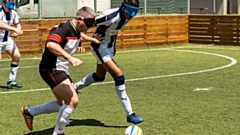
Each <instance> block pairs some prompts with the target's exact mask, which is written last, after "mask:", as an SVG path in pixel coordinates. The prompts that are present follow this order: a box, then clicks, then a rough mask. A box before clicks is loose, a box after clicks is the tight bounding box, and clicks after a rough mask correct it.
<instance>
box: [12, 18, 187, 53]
mask: <svg viewBox="0 0 240 135" xmlns="http://www.w3.org/2000/svg"><path fill="white" fill-rule="evenodd" d="M66 20H67V19H64V20H63V19H60V20H24V21H21V25H22V27H23V31H24V34H23V35H22V36H19V37H18V38H15V39H14V41H15V42H16V44H17V45H18V47H19V50H20V52H21V54H22V55H28V54H40V53H42V51H43V48H44V43H45V41H46V38H47V36H48V33H49V30H50V29H51V28H52V27H53V26H54V25H56V24H58V23H60V22H62V21H66ZM94 30H95V28H91V29H89V30H88V31H87V35H89V36H92V34H93V32H94ZM187 42H188V16H187V15H170V16H138V17H135V18H133V19H132V20H131V21H130V22H129V23H128V24H127V25H126V26H125V27H124V28H123V29H122V30H121V31H120V32H119V34H118V38H117V43H116V46H117V48H128V47H140V46H151V45H154V46H155V45H164V44H174V43H187ZM82 45H83V46H84V47H86V49H87V50H88V49H89V42H84V43H83V44H82Z"/></svg>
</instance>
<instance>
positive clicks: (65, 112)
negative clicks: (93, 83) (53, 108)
mask: <svg viewBox="0 0 240 135" xmlns="http://www.w3.org/2000/svg"><path fill="white" fill-rule="evenodd" d="M73 110H74V108H72V107H70V106H68V105H66V104H64V105H62V107H61V108H60V109H59V113H58V118H57V122H56V125H55V128H54V131H53V135H57V134H62V133H63V132H64V128H65V127H66V125H67V123H68V120H69V118H70V116H71V114H72V113H73Z"/></svg>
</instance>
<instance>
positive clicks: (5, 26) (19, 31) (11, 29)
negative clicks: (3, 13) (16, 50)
mask: <svg viewBox="0 0 240 135" xmlns="http://www.w3.org/2000/svg"><path fill="white" fill-rule="evenodd" d="M0 29H2V30H6V31H14V32H16V33H17V34H18V35H21V34H22V30H19V29H17V28H15V27H12V26H9V25H7V24H5V23H4V22H2V21H1V20H0Z"/></svg>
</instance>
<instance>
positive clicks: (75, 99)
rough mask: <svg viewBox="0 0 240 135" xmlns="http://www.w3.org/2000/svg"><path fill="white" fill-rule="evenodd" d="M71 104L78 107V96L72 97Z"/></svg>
mask: <svg viewBox="0 0 240 135" xmlns="http://www.w3.org/2000/svg"><path fill="white" fill-rule="evenodd" d="M69 105H70V106H71V107H73V108H76V107H77V105H78V98H72V99H71V101H70V103H69Z"/></svg>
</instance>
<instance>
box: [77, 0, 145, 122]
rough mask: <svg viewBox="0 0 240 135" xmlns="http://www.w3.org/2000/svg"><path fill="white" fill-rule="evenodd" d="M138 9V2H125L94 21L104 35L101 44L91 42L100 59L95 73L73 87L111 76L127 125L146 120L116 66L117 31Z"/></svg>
mask: <svg viewBox="0 0 240 135" xmlns="http://www.w3.org/2000/svg"><path fill="white" fill-rule="evenodd" d="M138 9H139V1H138V0H123V2H122V5H121V6H120V7H119V8H115V9H110V10H107V11H105V12H103V14H101V15H99V16H98V17H96V18H95V23H96V26H97V28H96V31H95V34H101V35H102V36H103V37H104V40H103V41H102V42H103V43H101V44H96V43H93V42H92V43H91V51H92V52H93V55H94V56H95V57H96V59H97V68H96V72H94V73H90V74H88V75H87V76H85V77H84V78H83V79H82V80H81V81H79V82H77V83H75V84H74V87H75V89H76V90H80V89H82V88H84V87H86V86H89V85H91V84H92V83H95V82H101V81H104V79H105V76H106V73H107V72H108V73H110V74H111V76H112V78H113V80H114V81H115V90H116V93H117V95H118V97H119V100H120V101H121V103H122V105H123V107H124V109H125V111H126V116H127V122H129V123H133V124H138V123H141V122H142V121H143V119H142V118H141V117H139V116H138V115H136V113H134V112H133V110H132V106H131V103H130V99H129V97H128V95H127V93H126V87H125V83H124V81H125V78H124V75H123V72H122V70H121V69H120V68H119V67H118V66H117V64H116V62H115V61H114V59H113V56H114V54H115V43H116V38H117V34H118V31H120V30H121V29H122V28H123V27H124V26H125V25H126V24H127V23H128V22H129V21H130V20H131V19H132V18H133V17H134V16H135V15H136V14H137V12H138ZM95 34H94V35H95Z"/></svg>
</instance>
